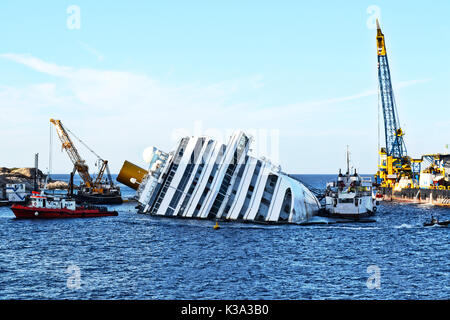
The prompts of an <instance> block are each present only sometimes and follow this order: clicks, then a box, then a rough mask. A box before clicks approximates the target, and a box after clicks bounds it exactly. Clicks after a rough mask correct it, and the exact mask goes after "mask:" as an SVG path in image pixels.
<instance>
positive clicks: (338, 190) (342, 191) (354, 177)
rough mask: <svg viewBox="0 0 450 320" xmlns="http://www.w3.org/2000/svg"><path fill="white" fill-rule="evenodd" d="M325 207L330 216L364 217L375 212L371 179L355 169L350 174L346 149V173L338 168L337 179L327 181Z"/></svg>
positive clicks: (375, 206) (375, 205) (375, 203)
mask: <svg viewBox="0 0 450 320" xmlns="http://www.w3.org/2000/svg"><path fill="white" fill-rule="evenodd" d="M325 209H326V211H327V213H328V214H329V215H331V216H335V217H340V218H352V219H355V218H356V219H358V218H364V217H367V216H370V215H373V214H375V212H376V210H377V201H376V200H375V199H374V197H373V195H372V179H371V178H369V177H368V178H365V177H361V176H360V175H359V174H358V173H357V172H356V169H355V172H354V174H350V165H349V153H348V149H347V173H346V174H345V175H343V174H342V173H341V171H340V170H339V175H338V178H337V181H333V182H329V183H327V189H326V192H325Z"/></svg>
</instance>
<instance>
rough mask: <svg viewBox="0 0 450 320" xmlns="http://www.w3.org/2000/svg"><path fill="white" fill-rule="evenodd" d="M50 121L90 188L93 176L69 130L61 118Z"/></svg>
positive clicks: (63, 146)
mask: <svg viewBox="0 0 450 320" xmlns="http://www.w3.org/2000/svg"><path fill="white" fill-rule="evenodd" d="M50 122H51V123H53V124H54V125H55V127H56V132H57V133H58V137H59V139H60V140H61V143H62V148H63V149H64V150H66V152H67V154H68V155H69V158H70V160H71V161H72V163H73V165H74V168H75V169H76V170H77V171H78V174H79V175H80V177H81V179H83V181H84V183H85V185H86V187H88V188H90V187H91V186H92V184H93V183H92V178H91V176H90V175H89V167H88V165H87V164H86V163H85V161H84V160H83V159H82V158H81V157H80V154H79V153H78V150H77V149H76V148H75V145H74V144H73V142H72V140H71V139H70V137H69V134H68V133H67V130H66V129H65V128H64V126H63V124H62V123H61V120H55V119H50Z"/></svg>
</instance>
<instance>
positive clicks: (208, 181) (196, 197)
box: [117, 131, 320, 224]
mask: <svg viewBox="0 0 450 320" xmlns="http://www.w3.org/2000/svg"><path fill="white" fill-rule="evenodd" d="M251 142H252V138H251V137H250V136H248V135H246V134H245V133H244V132H242V131H239V132H235V133H234V134H233V135H232V136H231V137H230V140H229V141H228V143H227V144H223V143H220V142H219V141H217V140H214V139H212V138H209V137H205V136H198V137H184V138H182V139H181V140H180V142H179V143H178V145H177V147H176V149H175V150H174V151H172V152H164V151H162V150H159V149H157V148H155V147H154V148H153V151H152V154H151V157H150V159H149V169H148V170H145V169H142V168H140V167H138V166H136V165H134V164H132V163H130V162H128V161H125V163H124V165H123V166H122V169H121V171H120V173H119V175H118V177H117V181H119V182H121V183H123V184H125V185H127V186H129V187H131V188H133V189H135V190H136V196H135V197H136V199H137V201H138V202H139V205H138V208H139V212H140V213H146V214H150V215H155V216H165V217H178V218H191V219H214V220H216V219H217V220H229V221H241V222H258V223H294V224H295V223H302V222H304V221H306V220H308V219H309V218H310V217H312V216H313V215H315V214H316V213H318V211H319V209H320V203H319V201H318V199H317V198H316V197H315V195H314V194H313V193H312V192H311V191H310V190H309V189H308V188H306V187H305V186H304V185H303V184H302V183H301V182H299V181H297V180H295V179H293V178H291V177H289V176H288V175H287V174H285V173H283V172H282V171H281V168H280V166H277V165H274V164H272V163H271V162H270V161H269V160H267V159H265V158H258V157H256V156H252V155H251V154H250V152H249V151H250V144H251Z"/></svg>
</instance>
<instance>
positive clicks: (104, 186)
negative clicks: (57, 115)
mask: <svg viewBox="0 0 450 320" xmlns="http://www.w3.org/2000/svg"><path fill="white" fill-rule="evenodd" d="M50 122H51V123H52V124H54V125H55V127H56V132H57V133H58V137H59V139H60V140H61V143H62V148H63V149H64V150H66V152H67V154H68V155H69V158H70V160H71V161H72V163H73V171H72V173H71V175H70V193H71V194H73V189H74V184H73V176H74V175H75V173H76V172H78V174H79V175H80V177H81V179H82V180H83V183H81V184H80V186H79V187H78V190H77V193H76V194H73V197H74V198H75V199H76V201H77V202H80V203H82V202H88V203H95V204H121V203H122V202H123V201H122V197H121V193H120V188H119V186H116V185H114V182H113V180H112V178H111V173H110V171H109V166H108V160H104V159H102V158H101V157H100V156H99V155H98V154H96V153H95V152H94V151H93V150H92V149H91V148H89V147H88V146H87V145H86V144H85V143H84V142H83V141H81V140H80V139H79V138H78V137H77V136H75V135H74V134H73V133H72V132H71V131H70V130H69V129H68V128H66V127H65V126H63V124H62V122H61V120H54V119H50ZM69 132H70V133H71V134H72V135H73V136H74V137H75V138H76V139H77V140H78V141H80V142H81V143H82V144H83V145H84V146H85V147H86V148H87V149H88V150H89V151H91V152H92V153H93V154H94V155H95V156H96V157H97V159H98V161H99V163H101V166H100V169H99V172H98V174H97V176H96V177H95V179H93V178H92V177H91V175H90V174H89V167H88V165H87V164H86V162H85V160H83V159H82V158H81V156H80V154H79V153H78V150H77V149H76V148H75V145H74V144H73V142H72V139H71V138H70V136H69ZM105 171H106V173H107V175H106V179H103V176H104V174H105Z"/></svg>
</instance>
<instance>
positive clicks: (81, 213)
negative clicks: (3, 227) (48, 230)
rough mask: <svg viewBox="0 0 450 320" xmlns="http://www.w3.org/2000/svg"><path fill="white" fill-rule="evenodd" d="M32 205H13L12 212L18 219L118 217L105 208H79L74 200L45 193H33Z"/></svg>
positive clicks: (115, 213) (114, 212) (115, 212)
mask: <svg viewBox="0 0 450 320" xmlns="http://www.w3.org/2000/svg"><path fill="white" fill-rule="evenodd" d="M30 200H31V201H30V204H28V205H20V204H13V205H12V207H11V210H12V211H13V212H14V215H15V216H16V218H18V219H50V218H93V217H107V216H117V215H118V213H117V211H108V210H107V208H105V207H97V206H77V205H76V202H75V200H74V199H70V198H68V199H64V198H59V197H51V196H47V195H45V194H44V193H43V192H42V193H38V192H34V191H33V193H32V195H31V197H30Z"/></svg>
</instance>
